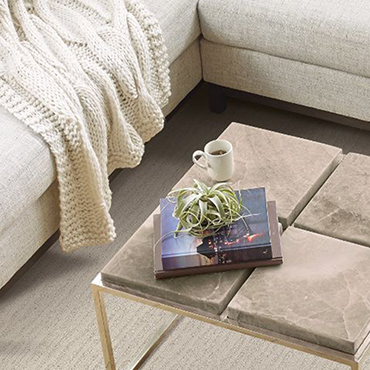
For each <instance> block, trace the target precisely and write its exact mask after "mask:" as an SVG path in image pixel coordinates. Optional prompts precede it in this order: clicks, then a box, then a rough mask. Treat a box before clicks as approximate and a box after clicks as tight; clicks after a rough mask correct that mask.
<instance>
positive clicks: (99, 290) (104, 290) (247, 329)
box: [91, 274, 370, 370]
mask: <svg viewBox="0 0 370 370" xmlns="http://www.w3.org/2000/svg"><path fill="white" fill-rule="evenodd" d="M91 289H92V293H93V297H94V304H95V310H96V316H97V321H98V327H99V332H100V339H101V343H102V347H103V355H104V361H105V367H106V369H107V370H116V364H115V360H114V355H113V348H112V342H111V338H110V333H109V326H108V319H107V313H106V309H105V304H104V297H103V294H111V295H114V296H117V297H121V298H125V299H128V300H131V301H134V302H139V303H142V304H145V305H148V306H151V307H156V308H159V309H162V310H164V311H168V312H171V313H172V315H171V316H170V317H169V320H167V321H166V322H165V323H164V324H163V325H162V326H161V327H160V328H159V330H158V332H157V333H156V334H155V336H154V337H153V338H152V340H151V341H150V343H148V344H147V346H146V348H144V349H142V350H141V352H140V353H139V355H138V356H137V358H136V359H135V360H134V361H133V363H132V364H130V365H129V367H128V368H127V370H136V369H139V368H140V367H141V366H142V365H143V363H144V362H145V360H146V359H147V358H148V357H149V355H150V354H151V353H152V352H153V350H154V349H155V348H156V347H157V346H158V345H159V344H160V342H161V340H162V339H163V337H164V336H165V334H166V332H168V331H169V330H170V329H171V328H172V327H173V326H174V325H175V324H176V322H177V321H178V320H179V318H180V317H183V316H184V317H189V318H192V319H195V320H199V321H202V322H206V323H209V324H212V325H216V326H219V327H221V328H225V329H229V330H232V331H235V332H238V333H243V334H246V335H249V336H251V337H255V338H260V339H262V340H266V341H269V342H272V343H276V344H280V345H282V346H285V347H288V348H292V349H295V350H298V351H301V352H305V353H309V354H312V355H315V356H318V357H322V358H325V359H328V360H331V361H334V362H338V363H341V364H345V365H348V366H349V367H350V368H351V369H352V370H360V367H361V370H362V366H361V365H362V363H363V361H364V358H365V356H366V354H367V353H368V352H369V351H368V349H369V345H370V336H369V335H368V336H367V337H366V339H365V340H364V341H363V343H362V344H361V346H360V348H359V349H358V351H357V352H356V354H355V355H350V354H348V353H344V352H340V351H336V350H333V349H330V348H328V347H324V346H321V345H316V344H313V343H309V342H306V341H302V340H299V339H295V338H292V337H288V336H285V335H281V334H278V333H274V332H271V331H268V330H263V329H260V328H257V327H251V326H250V325H248V326H240V324H238V323H236V322H234V321H232V320H230V319H228V318H227V315H226V313H223V314H221V315H220V316H216V315H212V314H209V313H207V312H204V311H200V310H195V309H193V308H190V307H185V306H181V305H178V304H175V303H173V302H170V301H166V300H163V299H159V298H156V297H149V296H143V295H140V294H138V293H137V292H135V291H134V290H130V289H126V288H123V287H121V286H119V285H114V284H108V283H106V282H104V281H103V280H102V277H101V274H98V275H97V276H96V278H95V279H94V280H93V282H92V283H91ZM125 370H126V369H125Z"/></svg>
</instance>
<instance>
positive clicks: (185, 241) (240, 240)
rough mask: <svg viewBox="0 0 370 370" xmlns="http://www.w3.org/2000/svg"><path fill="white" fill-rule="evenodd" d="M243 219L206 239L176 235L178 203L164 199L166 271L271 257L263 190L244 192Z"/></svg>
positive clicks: (162, 209) (163, 235) (164, 265)
mask: <svg viewBox="0 0 370 370" xmlns="http://www.w3.org/2000/svg"><path fill="white" fill-rule="evenodd" d="M240 194H241V197H242V202H243V206H244V208H243V215H244V216H245V217H243V219H240V220H239V221H237V222H235V223H233V224H231V225H229V226H227V227H224V228H222V229H221V230H219V231H218V232H217V233H216V234H215V235H209V236H206V237H204V238H203V239H200V238H196V237H194V236H192V235H189V234H186V233H180V234H179V235H178V236H177V237H175V236H174V231H175V230H176V226H177V222H178V221H177V219H176V218H174V217H173V210H174V207H175V204H174V203H172V202H171V201H170V200H168V199H161V203H160V207H161V235H162V263H163V269H165V270H172V269H178V268H186V267H197V266H206V265H219V264H227V263H234V262H242V261H245V260H248V259H267V258H271V248H270V249H268V248H267V247H269V246H270V245H271V241H270V233H269V223H268V215H267V207H266V195H265V190H264V189H263V188H257V189H250V190H242V191H241V192H240Z"/></svg>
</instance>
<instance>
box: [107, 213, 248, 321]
mask: <svg viewBox="0 0 370 370" xmlns="http://www.w3.org/2000/svg"><path fill="white" fill-rule="evenodd" d="M157 212H159V210H158V211H157ZM251 272H252V269H246V270H234V271H228V272H222V273H213V274H202V275H194V276H186V277H176V278H171V279H162V280H156V279H155V277H154V267H153V215H151V216H150V217H149V218H148V219H147V220H146V221H145V222H144V224H143V225H142V226H141V227H140V228H139V229H138V230H137V232H136V233H135V234H134V235H133V236H132V237H131V239H130V240H129V241H128V242H127V243H126V244H125V245H124V247H123V248H121V249H120V251H119V252H118V253H117V254H116V255H115V257H113V259H112V260H111V261H110V262H109V263H108V264H107V265H106V266H105V267H104V269H103V270H102V272H101V273H102V277H103V279H104V280H105V281H108V282H112V283H115V284H118V285H122V286H123V287H128V288H131V289H134V290H135V291H137V292H138V293H143V294H149V295H150V296H152V297H159V298H163V299H166V300H168V301H173V302H175V303H179V304H181V305H185V306H188V307H193V308H196V309H200V310H203V311H206V312H209V313H212V314H216V315H219V314H221V313H222V312H223V311H224V309H225V308H226V306H227V304H228V303H229V301H230V300H231V298H232V297H233V296H234V295H235V293H236V292H237V290H238V289H239V288H240V287H241V285H242V284H243V283H244V282H245V280H246V279H247V277H248V276H249V275H250V274H251Z"/></svg>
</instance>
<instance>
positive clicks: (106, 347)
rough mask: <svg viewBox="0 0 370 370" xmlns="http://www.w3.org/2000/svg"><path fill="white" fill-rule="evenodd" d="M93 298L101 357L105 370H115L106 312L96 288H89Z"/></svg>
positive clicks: (101, 296)
mask: <svg viewBox="0 0 370 370" xmlns="http://www.w3.org/2000/svg"><path fill="white" fill-rule="evenodd" d="M91 289H92V292H93V297H94V305H95V311H96V318H97V321H98V327H99V332H100V340H101V344H102V347H103V355H104V361H105V368H106V370H116V364H115V361H114V356H113V348H112V341H111V339H110V334H109V327H108V320H107V311H106V309H105V303H104V298H103V295H102V293H101V292H100V290H99V288H98V287H96V286H94V285H93V286H92V287H91Z"/></svg>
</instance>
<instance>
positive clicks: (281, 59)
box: [0, 0, 370, 288]
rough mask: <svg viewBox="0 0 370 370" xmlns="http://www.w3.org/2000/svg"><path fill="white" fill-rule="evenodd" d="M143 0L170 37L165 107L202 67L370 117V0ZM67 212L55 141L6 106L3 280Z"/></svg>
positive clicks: (1, 153)
mask: <svg viewBox="0 0 370 370" xmlns="http://www.w3.org/2000/svg"><path fill="white" fill-rule="evenodd" d="M143 1H144V3H146V4H147V6H148V7H149V9H150V10H151V11H152V12H153V13H154V14H155V15H156V16H157V18H158V20H159V22H160V23H161V25H162V28H163V34H164V38H165V42H166V45H167V47H168V53H169V59H170V63H171V82H172V97H171V100H170V102H169V104H168V105H167V106H166V107H165V109H164V111H165V114H169V113H170V112H171V111H172V110H173V109H174V108H175V107H176V106H177V104H178V103H179V102H180V101H181V100H182V99H183V98H184V97H185V96H186V95H187V94H188V93H189V92H190V91H191V90H192V89H193V88H194V87H195V86H196V85H197V84H198V83H199V82H200V81H201V79H202V77H203V79H204V80H205V81H207V82H210V83H212V84H216V85H219V86H222V87H223V88H225V87H226V88H232V89H237V90H242V91H246V92H249V93H253V94H258V95H262V96H265V97H269V98H273V99H279V100H282V101H285V102H289V103H294V104H299V105H302V106H308V107H311V108H315V109H320V110H323V111H326V112H331V113H334V114H338V115H342V116H346V117H352V118H355V119H358V120H361V121H360V122H361V124H362V125H364V126H366V125H367V121H369V108H368V106H369V103H368V102H369V101H370V99H369V98H370V78H369V77H370V64H369V63H368V60H369V54H370V47H369V45H368V42H369V41H368V40H370V26H369V25H368V19H369V17H370V3H367V2H364V1H362V0H353V1H352V2H351V6H350V7H349V6H348V3H347V2H346V1H344V0H327V1H325V2H322V1H321V0H308V1H303V2H299V1H297V0H285V1H282V0H227V1H225V0H199V1H198V0H143ZM201 33H202V35H201ZM227 91H228V90H227V89H223V90H222V92H223V93H225V94H226V93H227ZM216 104H217V101H216ZM221 105H222V103H221ZM216 110H217V109H216ZM219 110H222V109H219ZM58 217H59V211H58V190H57V184H56V172H55V167H54V163H53V159H52V156H51V154H50V151H49V149H48V147H47V146H46V145H45V143H44V142H43V141H42V140H41V139H40V138H39V137H38V136H36V135H35V134H34V133H33V132H32V131H31V130H30V129H29V128H28V127H26V126H25V125H24V124H23V123H22V122H20V121H18V120H17V119H15V118H14V117H13V116H11V115H10V114H8V113H7V112H6V111H5V110H4V109H1V107H0V288H1V287H2V286H3V285H5V284H6V282H7V281H8V280H9V279H10V278H11V277H12V276H13V275H14V273H15V272H16V271H17V270H18V269H19V268H20V267H21V266H22V265H24V264H25V262H26V261H27V260H28V259H29V258H30V257H31V256H32V255H33V254H34V253H35V252H36V251H37V250H38V249H39V248H40V246H41V245H43V243H45V242H46V240H48V238H50V236H51V235H52V234H53V233H54V232H55V231H56V230H57V229H58V222H59V218H58Z"/></svg>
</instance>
